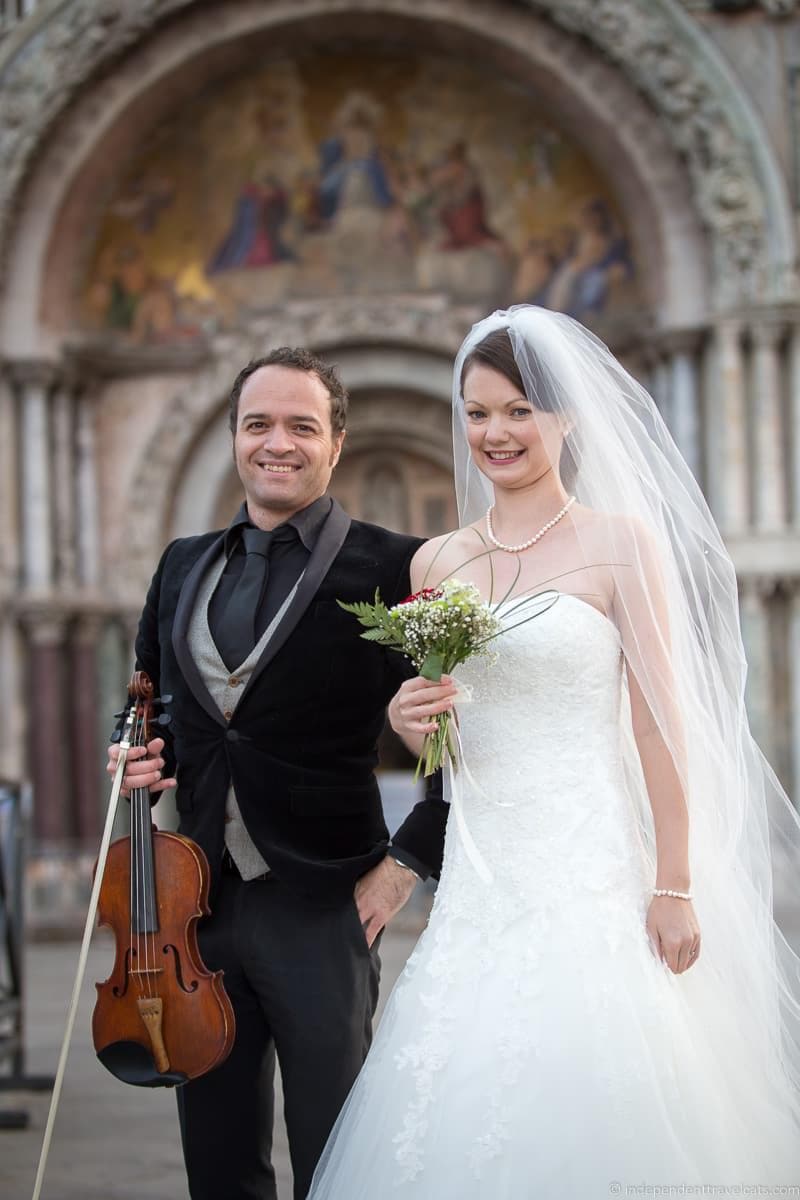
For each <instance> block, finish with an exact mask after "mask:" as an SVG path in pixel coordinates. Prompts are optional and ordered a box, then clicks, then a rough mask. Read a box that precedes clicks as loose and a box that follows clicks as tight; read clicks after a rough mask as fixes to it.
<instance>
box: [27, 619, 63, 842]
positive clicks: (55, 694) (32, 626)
mask: <svg viewBox="0 0 800 1200" xmlns="http://www.w3.org/2000/svg"><path fill="white" fill-rule="evenodd" d="M23 623H24V627H25V630H26V632H27V635H28V654H27V671H26V676H27V680H26V682H27V685H28V686H27V689H26V690H27V695H28V747H29V762H30V769H29V774H30V778H31V781H32V783H33V800H34V804H33V832H34V837H35V839H36V841H37V842H38V848H39V849H47V848H48V847H56V846H59V847H63V845H64V842H65V840H66V839H68V838H71V837H72V836H73V835H74V833H75V828H74V820H73V812H72V805H71V803H70V798H69V793H70V766H69V764H70V752H69V745H68V742H69V738H70V736H71V730H70V720H69V713H70V705H69V704H68V694H67V691H66V687H65V684H66V681H65V679H64V677H63V667H64V643H65V635H66V621H65V619H64V618H63V616H60V615H58V614H53V613H50V612H46V611H44V610H43V611H41V612H30V611H29V612H27V613H26V614H25V615H24V617H23ZM70 694H71V693H70Z"/></svg>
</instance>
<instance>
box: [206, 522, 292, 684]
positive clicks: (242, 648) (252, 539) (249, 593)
mask: <svg viewBox="0 0 800 1200" xmlns="http://www.w3.org/2000/svg"><path fill="white" fill-rule="evenodd" d="M276 532H277V531H276V530H272V529H250V528H245V529H243V530H242V546H243V547H244V551H245V555H246V558H245V560H244V566H243V567H242V570H241V574H240V575H239V578H238V579H237V581H236V585H235V586H234V588H233V591H232V592H231V594H230V597H229V599H228V603H227V604H226V606H225V611H224V613H223V614H222V619H221V620H220V621H219V625H218V628H217V631H216V634H215V638H214V640H215V642H216V644H217V649H218V650H219V652H220V655H221V656H222V661H223V662H224V663H225V666H226V667H227V668H228V670H229V671H235V670H236V668H237V667H240V666H241V665H242V663H243V662H244V661H245V659H246V658H248V656H249V655H250V652H251V651H252V649H253V647H254V646H255V644H256V617H257V615H258V610H259V607H260V605H261V598H262V596H263V595H264V592H265V589H266V586H267V580H268V578H269V552H270V548H271V546H272V543H273V538H274V536H275V533H276ZM283 534H284V530H283V529H281V531H280V535H283ZM291 534H292V537H294V536H295V535H294V530H291ZM280 535H279V539H278V540H283V538H282V537H281V536H280Z"/></svg>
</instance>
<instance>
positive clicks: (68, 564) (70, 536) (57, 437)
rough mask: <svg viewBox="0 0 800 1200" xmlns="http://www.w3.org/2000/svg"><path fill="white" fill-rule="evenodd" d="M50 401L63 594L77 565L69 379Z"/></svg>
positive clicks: (55, 516) (72, 403)
mask: <svg viewBox="0 0 800 1200" xmlns="http://www.w3.org/2000/svg"><path fill="white" fill-rule="evenodd" d="M51 404H52V431H53V432H52V446H53V500H54V505H53V533H54V539H55V568H56V582H57V584H58V587H59V590H61V591H62V594H63V592H64V591H66V592H68V593H69V592H72V591H73V590H74V588H75V582H76V567H77V554H76V550H77V545H76V512H75V499H76V438H75V395H74V384H73V383H72V381H71V380H69V379H66V380H63V381H61V382H60V383H59V384H58V385H57V386H56V388H55V390H54V392H53V396H52V400H51Z"/></svg>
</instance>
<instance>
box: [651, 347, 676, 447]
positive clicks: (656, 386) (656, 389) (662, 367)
mask: <svg viewBox="0 0 800 1200" xmlns="http://www.w3.org/2000/svg"><path fill="white" fill-rule="evenodd" d="M653 399H654V400H655V402H656V407H657V409H658V411H659V412H660V413H661V416H662V417H663V418H664V422H665V424H666V425H667V427H668V428H669V429H670V431H671V430H672V404H671V392H670V368H669V363H668V361H667V360H666V359H665V358H658V359H657V361H656V363H655V366H654V367H653Z"/></svg>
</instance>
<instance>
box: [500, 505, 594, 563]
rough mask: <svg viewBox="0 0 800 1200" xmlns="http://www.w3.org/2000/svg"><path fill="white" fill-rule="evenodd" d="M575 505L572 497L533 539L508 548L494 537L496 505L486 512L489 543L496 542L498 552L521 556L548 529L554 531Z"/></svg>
mask: <svg viewBox="0 0 800 1200" xmlns="http://www.w3.org/2000/svg"><path fill="white" fill-rule="evenodd" d="M574 503H575V497H574V496H570V498H569V500H568V501H567V503H566V504H565V505H564V507H563V508H562V509H561V511H560V512H558V513H556V515H555V516H554V517H553V519H552V521H548V522H547V524H546V525H543V526H542V528H541V529H540V530H539V532H538V533H535V534H534V535H533V537H532V538H528V540H527V542H522V544H521V545H519V546H507V545H506V544H505V542H500V541H498V540H497V538H496V537H495V536H494V530H493V529H492V512H493V511H494V505H492V506H491V508H489V509H487V511H486V532H487V533H488V535H489V541H490V542H494V544H495V546H497V548H498V550H507V551H508V552H509V554H520V553H521V552H522V551H523V550H527V549H528V548H529V547H530V546H533V545H535V543H536V542H538V540H539V538H541V537H544V535H545V534H546V533H547V531H548V529H552V528H553V526H554V525H557V524H558V522H559V521H560V520H561V518H562V517H563V516H565V514H566V513H567V512H568V511H569V509H570V508H571V506H572V505H573V504H574Z"/></svg>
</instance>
